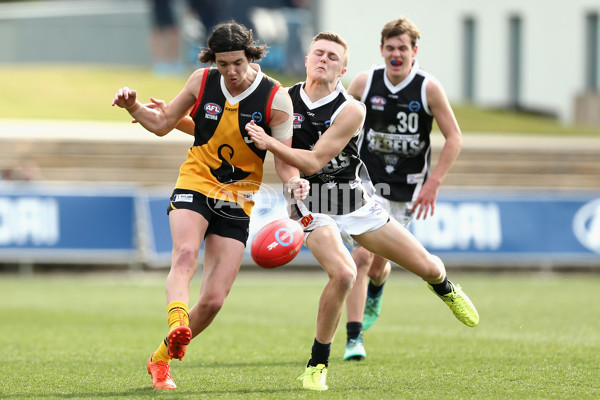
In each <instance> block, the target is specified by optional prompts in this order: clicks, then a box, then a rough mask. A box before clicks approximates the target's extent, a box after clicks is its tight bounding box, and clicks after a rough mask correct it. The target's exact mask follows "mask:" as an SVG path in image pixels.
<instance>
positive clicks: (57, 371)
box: [0, 270, 600, 399]
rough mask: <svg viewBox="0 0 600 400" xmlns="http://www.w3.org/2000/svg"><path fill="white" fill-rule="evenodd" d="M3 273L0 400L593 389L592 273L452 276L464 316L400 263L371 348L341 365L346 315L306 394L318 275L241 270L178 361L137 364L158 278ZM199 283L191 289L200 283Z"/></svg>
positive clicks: (598, 327) (598, 330) (486, 395)
mask: <svg viewBox="0 0 600 400" xmlns="http://www.w3.org/2000/svg"><path fill="white" fill-rule="evenodd" d="M158 275H159V276H157V274H152V275H148V274H125V275H117V276H114V275H94V276H87V275H83V276H37V277H34V278H19V277H13V276H2V277H1V278H0V293H2V295H1V298H2V301H1V302H0V315H1V316H2V318H1V319H0V327H1V332H2V335H1V336H0V345H1V346H2V347H1V348H2V349H3V350H4V357H3V361H2V363H0V376H1V377H2V380H1V384H0V398H2V399H59V398H68V399H148V398H177V399H192V398H193V399H210V398H222V399H312V398H315V397H316V396H318V397H319V398H321V399H440V398H443V399H509V398H510V399H566V398H569V399H597V398H600V386H599V384H598V382H599V381H598V378H599V376H600V375H599V363H598V361H599V358H598V354H600V308H599V307H598V302H597V296H596V295H595V292H596V290H597V288H598V286H599V284H600V277H599V276H596V275H592V276H575V275H565V276H561V275H550V276H548V275H518V276H504V275H471V274H466V275H457V276H455V277H454V278H455V279H454V280H455V281H456V282H458V283H460V284H462V285H463V287H464V288H465V290H466V291H467V293H468V294H469V295H470V296H471V298H472V299H473V301H474V302H475V304H476V305H477V307H478V309H479V311H480V314H481V323H480V325H479V326H478V327H476V328H467V327H464V326H462V325H461V324H460V323H459V322H458V321H456V320H455V319H454V317H452V315H451V313H450V312H449V310H448V309H447V308H446V306H445V305H444V304H443V303H442V302H441V301H439V300H438V299H436V298H435V297H434V296H432V295H431V293H430V292H429V291H428V290H427V289H426V288H425V286H424V285H423V284H422V283H421V282H420V281H419V280H418V279H417V278H415V277H414V276H412V275H409V274H407V273H404V272H402V271H399V270H398V271H397V272H396V271H395V273H394V274H393V275H392V277H391V278H390V279H391V280H390V282H389V283H388V285H387V287H386V292H385V298H384V304H383V311H382V316H381V317H380V320H379V321H377V323H376V324H375V325H374V326H373V327H372V328H371V329H370V330H369V331H368V332H367V333H366V335H365V340H366V346H367V353H368V358H367V359H366V360H365V361H363V362H359V363H357V362H343V361H341V356H342V354H343V348H344V341H345V332H344V329H343V326H344V324H345V317H344V318H342V323H341V324H340V329H339V330H338V334H337V337H336V340H335V341H334V343H333V346H332V357H331V361H330V368H329V377H328V384H329V386H330V390H329V391H328V392H324V393H319V394H315V393H310V392H306V391H303V390H302V389H301V387H300V383H299V382H296V380H295V378H296V377H297V376H298V375H300V374H301V373H302V372H303V370H304V365H305V363H306V361H307V359H308V357H309V355H310V354H309V353H310V347H311V345H312V339H313V337H314V321H315V313H316V307H317V302H318V298H319V295H320V291H321V289H322V287H323V285H324V283H325V274H324V273H317V274H315V273H305V274H298V273H294V272H288V271H285V270H277V271H258V272H253V271H242V273H241V274H240V276H239V277H238V280H237V281H236V283H235V285H234V288H233V290H232V292H231V294H230V297H229V299H228V301H227V302H226V304H225V307H224V308H223V310H222V311H221V313H220V314H219V316H218V317H217V319H216V320H215V322H214V323H213V325H212V326H211V327H209V329H208V330H207V331H205V332H204V333H203V334H202V335H200V336H199V337H198V338H196V339H194V341H193V342H192V344H191V346H190V348H189V350H188V354H187V355H186V358H185V359H184V361H183V362H179V361H174V362H173V368H172V370H173V375H174V378H175V380H176V382H177V383H178V385H179V387H180V389H178V390H177V391H176V392H175V393H172V392H160V391H156V390H154V389H152V387H151V381H150V377H149V376H148V375H147V373H146V371H145V363H146V360H147V357H148V356H149V354H150V352H152V351H153V350H154V348H155V347H156V346H157V344H158V341H159V340H160V339H161V337H162V336H163V335H164V334H165V331H166V316H165V315H166V311H163V308H164V307H165V304H164V275H163V274H162V273H161V274H158ZM198 288H199V280H194V282H193V284H192V293H197V291H198Z"/></svg>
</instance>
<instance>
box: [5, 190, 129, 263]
mask: <svg viewBox="0 0 600 400" xmlns="http://www.w3.org/2000/svg"><path fill="white" fill-rule="evenodd" d="M136 198H137V191H136V189H135V188H134V189H132V188H126V189H125V188H114V187H99V186H97V185H96V186H91V185H90V186H86V185H79V186H72V185H69V186H57V185H47V184H41V183H30V184H26V183H23V184H20V183H2V184H1V185H0V259H2V260H16V261H19V260H30V261H38V262H46V261H53V260H57V261H60V262H69V261H73V262H76V261H81V260H85V261H88V262H90V263H94V262H117V261H118V262H134V261H137V257H138V244H137V238H136V236H137V232H136V209H135V208H136V205H135V203H136Z"/></svg>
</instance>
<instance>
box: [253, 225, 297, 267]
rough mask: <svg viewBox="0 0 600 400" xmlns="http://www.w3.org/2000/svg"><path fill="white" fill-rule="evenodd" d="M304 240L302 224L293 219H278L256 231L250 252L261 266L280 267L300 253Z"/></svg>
mask: <svg viewBox="0 0 600 400" xmlns="http://www.w3.org/2000/svg"><path fill="white" fill-rule="evenodd" d="M302 242H304V231H303V229H302V225H300V224H299V223H298V222H296V221H294V220H293V219H289V218H285V219H278V220H276V221H273V222H270V223H268V224H267V225H265V226H263V227H262V228H261V229H260V230H259V231H258V232H257V233H256V235H255V236H254V239H253V240H252V247H251V249H250V254H251V255H252V259H253V260H254V262H255V263H256V264H258V265H259V266H260V267H263V268H275V267H280V266H282V265H284V264H287V263H289V262H290V261H292V260H293V259H294V257H296V255H298V252H299V251H300V248H301V247H302Z"/></svg>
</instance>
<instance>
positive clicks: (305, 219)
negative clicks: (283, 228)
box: [300, 214, 315, 228]
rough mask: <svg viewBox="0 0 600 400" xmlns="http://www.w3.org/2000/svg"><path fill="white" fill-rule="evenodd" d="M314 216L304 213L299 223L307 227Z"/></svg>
mask: <svg viewBox="0 0 600 400" xmlns="http://www.w3.org/2000/svg"><path fill="white" fill-rule="evenodd" d="M314 219H315V218H314V217H313V215H312V214H308V215H305V216H304V217H302V219H301V220H300V223H301V224H302V226H303V227H305V228H306V227H307V226H308V225H310V223H311V222H313V220H314Z"/></svg>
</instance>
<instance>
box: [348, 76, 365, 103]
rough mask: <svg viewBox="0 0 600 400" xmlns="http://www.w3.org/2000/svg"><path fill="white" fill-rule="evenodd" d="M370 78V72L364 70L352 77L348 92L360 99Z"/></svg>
mask: <svg viewBox="0 0 600 400" xmlns="http://www.w3.org/2000/svg"><path fill="white" fill-rule="evenodd" d="M368 79H369V72H368V71H362V72H359V73H358V75H356V76H355V77H354V79H352V82H350V86H348V94H349V95H350V96H352V97H354V98H355V99H356V100H360V99H361V97H362V95H363V93H364V91H365V88H366V87H367V81H368Z"/></svg>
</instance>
